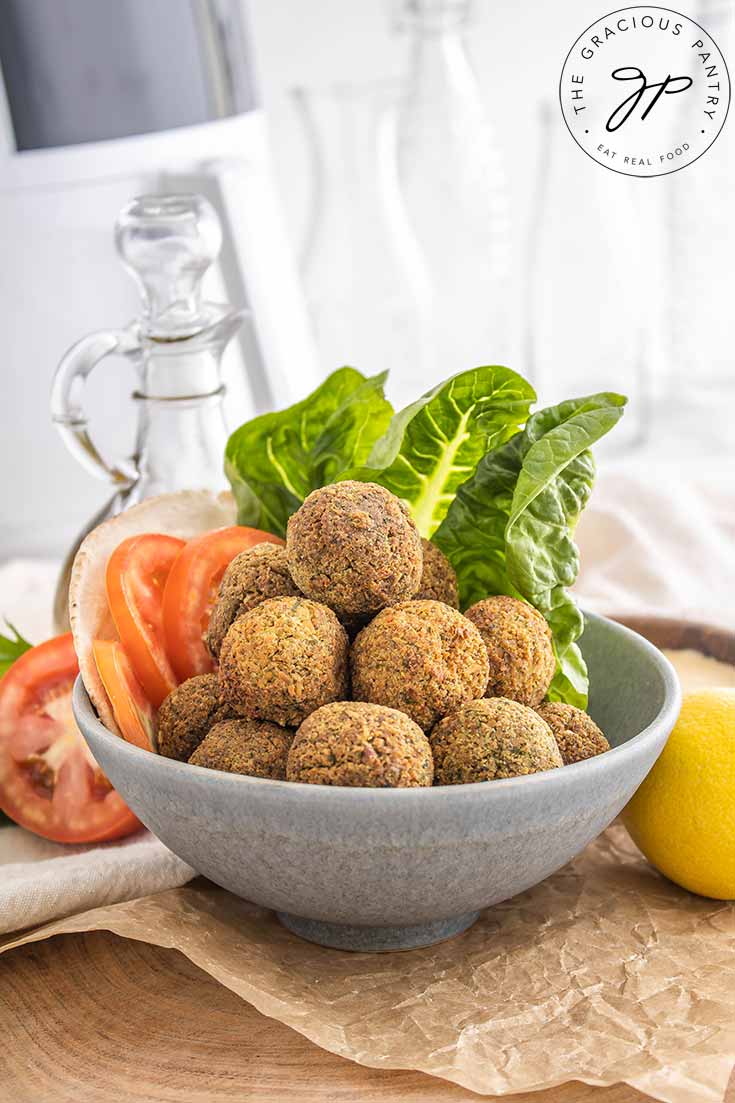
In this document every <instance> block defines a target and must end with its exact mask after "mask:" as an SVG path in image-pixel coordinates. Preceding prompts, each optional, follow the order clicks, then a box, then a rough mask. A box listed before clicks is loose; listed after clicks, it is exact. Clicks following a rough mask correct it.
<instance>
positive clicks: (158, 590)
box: [105, 533, 184, 708]
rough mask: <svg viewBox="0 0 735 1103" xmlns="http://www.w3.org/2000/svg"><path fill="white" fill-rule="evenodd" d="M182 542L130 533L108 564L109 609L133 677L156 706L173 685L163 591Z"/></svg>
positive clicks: (156, 534) (174, 538)
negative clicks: (166, 647)
mask: <svg viewBox="0 0 735 1103" xmlns="http://www.w3.org/2000/svg"><path fill="white" fill-rule="evenodd" d="M183 547H184V541H183V540H177V539H176V537H175V536H162V535H160V534H158V533H155V534H154V533H148V534H145V535H142V536H131V537H129V538H128V539H127V540H123V542H122V544H120V545H119V547H117V548H115V551H114V552H113V553H112V555H111V556H110V559H109V561H108V564H107V574H106V577H105V582H106V586H107V600H108V602H109V605H110V613H111V614H112V619H113V621H114V622H115V628H116V629H117V634H118V636H119V637H120V642H121V644H122V645H123V648H124V650H125V654H126V655H127V657H128V659H129V660H130V665H131V666H132V668H133V672H134V674H135V677H136V678H137V679H138V681H139V682H140V684H141V686H142V689H143V693H144V694H145V696H146V697H147V698H148V700H149V701H150V703H151V704H152V705H153V707H154V708H159V706H160V705H161V702H162V701H163V700H164V698H165V697H167V696H168V695H169V693H170V692H171V690H172V689H175V688H176V685H177V678H176V674H175V672H174V669H173V667H172V666H171V663H170V662H169V659H168V657H167V655H166V649H165V641H164V636H163V590H164V586H165V585H166V579H167V578H168V576H169V572H170V570H171V568H172V567H173V565H174V561H175V559H176V557H177V555H178V554H179V552H180V551H181V549H182V548H183Z"/></svg>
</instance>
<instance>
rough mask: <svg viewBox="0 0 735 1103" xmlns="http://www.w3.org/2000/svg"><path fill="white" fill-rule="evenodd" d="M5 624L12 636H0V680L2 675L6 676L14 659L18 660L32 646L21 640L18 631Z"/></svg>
mask: <svg viewBox="0 0 735 1103" xmlns="http://www.w3.org/2000/svg"><path fill="white" fill-rule="evenodd" d="M5 623H6V624H7V626H8V629H9V631H10V632H11V633H12V636H3V635H0V678H2V676H3V674H7V672H8V671H9V670H10V668H11V666H12V665H13V663H14V662H15V660H16V659H19V658H20V657H21V655H24V654H25V652H26V651H30V650H31V647H32V646H33V645H32V644H30V643H29V642H28V640H24V639H23V637H22V636H21V634H20V632H19V631H18V629H17V628H14V627H13V625H12V624H10V622H9V621H6V622H5Z"/></svg>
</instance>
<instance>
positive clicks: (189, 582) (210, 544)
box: [163, 525, 283, 682]
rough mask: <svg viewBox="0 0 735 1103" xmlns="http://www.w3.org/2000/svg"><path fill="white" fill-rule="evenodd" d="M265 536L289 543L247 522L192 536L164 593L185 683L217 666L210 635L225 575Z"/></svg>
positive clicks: (171, 651)
mask: <svg viewBox="0 0 735 1103" xmlns="http://www.w3.org/2000/svg"><path fill="white" fill-rule="evenodd" d="M264 540H268V541H270V542H271V543H274V544H283V540H281V538H280V537H279V536H273V535H272V533H270V532H262V531H261V530H260V529H251V528H247V527H245V526H244V525H232V526H231V527H229V528H223V529H214V530H213V531H212V532H205V533H204V534H203V535H202V536H196V537H195V538H194V539H193V540H190V541H189V543H188V544H187V545H186V547H185V548H184V550H183V551H182V552H181V554H180V555H179V557H178V559H177V560H176V562H175V563H174V565H173V567H172V568H171V573H170V574H169V576H168V580H167V582H166V589H165V591H164V594H163V628H164V638H165V640H166V651H167V653H168V656H169V658H170V660H171V665H172V666H173V668H174V670H175V672H176V674H177V675H178V677H179V679H180V680H181V681H182V682H184V681H186V679H187V678H192V677H193V676H194V675H195V674H208V673H209V672H210V671H211V670H213V669H214V664H213V662H212V658H211V656H210V654H209V651H208V650H207V647H206V644H205V643H204V634H205V632H206V631H207V625H208V624H209V617H210V614H211V612H212V606H213V605H214V602H215V600H216V598H217V591H218V589H219V584H220V582H221V581H222V575H223V574H224V573H225V570H226V569H227V566H228V565H229V564H230V563H231V562H232V560H233V559H234V558H235V556H236V555H239V553H240V552H242V551H246V550H247V548H252V547H253V545H255V544H261V543H262V542H263V541H264Z"/></svg>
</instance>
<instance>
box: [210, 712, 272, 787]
mask: <svg viewBox="0 0 735 1103" xmlns="http://www.w3.org/2000/svg"><path fill="white" fill-rule="evenodd" d="M292 739H293V731H291V730H290V729H289V728H281V727H279V726H278V724H270V723H269V722H268V721H267V720H223V721H221V722H220V723H219V724H215V725H214V727H212V728H210V730H209V732H208V733H207V735H206V736H205V737H204V739H203V740H202V742H201V743H200V744H199V746H198V747H197V749H196V750H195V751H194V753H193V754H192V755H191V757H190V758H189V762H191V763H193V765H195V766H205V767H207V769H209V770H225V771H226V772H227V773H231V774H247V775H248V776H249V777H269V778H272V779H273V780H275V781H283V780H285V777H286V759H287V758H288V749H289V747H290V746H291V741H292Z"/></svg>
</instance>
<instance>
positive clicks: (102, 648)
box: [92, 640, 155, 751]
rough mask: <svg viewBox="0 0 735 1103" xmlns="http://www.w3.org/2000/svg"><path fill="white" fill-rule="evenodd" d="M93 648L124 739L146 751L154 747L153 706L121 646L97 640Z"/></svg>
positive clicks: (111, 641)
mask: <svg viewBox="0 0 735 1103" xmlns="http://www.w3.org/2000/svg"><path fill="white" fill-rule="evenodd" d="M92 651H93V653H94V661H95V662H96V664H97V670H98V672H99V676H100V678H101V679H102V684H103V686H104V687H105V692H106V694H107V696H108V697H109V698H110V704H111V705H112V712H113V715H114V717H115V721H116V723H117V726H118V727H119V729H120V731H121V732H122V736H123V739H126V740H127V742H128V743H134V744H135V746H136V747H142V748H143V750H144V751H153V750H155V744H154V734H153V733H154V731H155V714H154V710H153V706H152V705H151V703H150V701H149V700H148V699H147V697H146V696H145V694H144V693H143V690H142V689H141V686H140V682H139V681H138V679H137V678H136V677H135V674H134V673H133V668H132V666H131V665H130V662H129V660H128V657H127V655H126V654H125V652H124V651H123V648H122V645H121V644H119V643H117V642H116V641H115V640H95V641H94V643H93V644H92Z"/></svg>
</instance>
